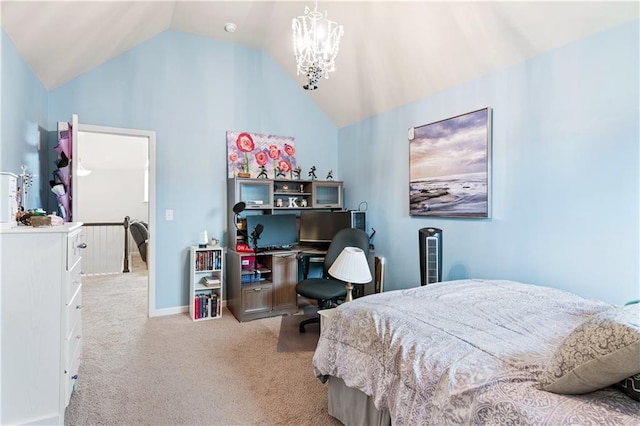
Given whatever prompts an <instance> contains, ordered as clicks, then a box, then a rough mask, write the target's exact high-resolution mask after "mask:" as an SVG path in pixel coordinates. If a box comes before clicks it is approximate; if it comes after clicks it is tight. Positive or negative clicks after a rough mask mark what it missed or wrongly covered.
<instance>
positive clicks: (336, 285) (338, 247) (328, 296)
mask: <svg viewBox="0 0 640 426" xmlns="http://www.w3.org/2000/svg"><path fill="white" fill-rule="evenodd" d="M345 247H359V248H361V249H362V250H363V251H364V254H365V256H367V257H368V256H369V237H368V236H367V234H366V233H365V232H364V231H362V230H360V229H356V228H346V229H342V230H340V231H338V232H337V233H336V235H335V236H334V237H333V240H332V241H331V244H330V245H329V249H328V250H327V254H326V255H325V257H324V264H323V266H322V278H307V279H305V280H302V281H300V282H299V283H298V284H297V285H296V293H298V294H299V295H300V296H303V297H306V298H308V299H314V300H317V301H318V310H321V309H328V308H330V307H331V306H333V305H334V304H336V303H337V301H338V300H339V299H343V298H344V297H345V296H346V295H347V289H346V287H345V285H346V283H345V282H344V281H338V280H336V279H333V278H331V277H330V275H329V268H330V267H331V265H332V264H333V262H334V261H335V260H336V259H337V258H338V256H339V255H340V253H341V252H342V250H343V249H344V248H345ZM316 322H317V323H319V322H320V316H319V315H317V316H315V317H313V318H309V319H306V320H304V321H302V322H300V326H299V330H300V333H304V332H305V330H304V327H305V325H307V324H311V323H316Z"/></svg>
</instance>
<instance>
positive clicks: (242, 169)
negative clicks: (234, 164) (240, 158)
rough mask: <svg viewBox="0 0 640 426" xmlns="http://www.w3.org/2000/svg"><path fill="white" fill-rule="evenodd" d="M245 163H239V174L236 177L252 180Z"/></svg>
mask: <svg viewBox="0 0 640 426" xmlns="http://www.w3.org/2000/svg"><path fill="white" fill-rule="evenodd" d="M245 164H246V163H244V162H242V163H239V164H238V172H237V173H236V176H238V177H239V178H250V177H251V173H249V170H248V168H246V167H245ZM245 169H247V171H245Z"/></svg>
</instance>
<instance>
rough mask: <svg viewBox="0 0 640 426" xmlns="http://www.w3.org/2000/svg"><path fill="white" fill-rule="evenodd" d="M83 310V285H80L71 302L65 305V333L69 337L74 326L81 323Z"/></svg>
mask: <svg viewBox="0 0 640 426" xmlns="http://www.w3.org/2000/svg"><path fill="white" fill-rule="evenodd" d="M81 312H82V286H79V287H78V289H77V290H76V294H74V295H73V298H72V299H71V302H69V303H67V304H66V306H65V316H66V317H67V318H66V322H67V328H66V330H65V333H64V335H65V336H66V337H69V336H70V335H71V331H72V330H73V328H74V327H75V326H76V325H77V324H78V323H80V317H81Z"/></svg>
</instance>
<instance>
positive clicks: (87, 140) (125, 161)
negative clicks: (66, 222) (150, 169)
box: [74, 131, 149, 223]
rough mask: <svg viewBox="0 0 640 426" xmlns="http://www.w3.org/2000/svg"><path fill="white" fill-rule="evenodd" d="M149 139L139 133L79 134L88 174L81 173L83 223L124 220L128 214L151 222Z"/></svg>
mask: <svg viewBox="0 0 640 426" xmlns="http://www.w3.org/2000/svg"><path fill="white" fill-rule="evenodd" d="M148 152H149V147H148V139H147V138H146V137H138V136H123V135H108V134H103V133H93V132H83V131H80V132H79V133H78V158H79V160H80V161H81V162H82V166H83V167H84V168H85V169H88V170H91V174H89V175H88V176H78V177H77V179H76V180H75V182H76V185H78V212H74V218H75V219H76V220H78V221H82V222H89V223H90V222H121V221H123V220H124V217H125V216H129V217H130V218H131V219H137V220H144V221H145V222H148V216H149V215H148V208H147V202H145V198H144V196H145V167H146V165H147V158H148Z"/></svg>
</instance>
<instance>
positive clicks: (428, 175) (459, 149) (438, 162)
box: [409, 108, 491, 218]
mask: <svg viewBox="0 0 640 426" xmlns="http://www.w3.org/2000/svg"><path fill="white" fill-rule="evenodd" d="M490 170H491V109H490V108H484V109H481V110H478V111H473V112H469V113H466V114H462V115H458V116H456V117H452V118H448V119H446V120H441V121H437V122H435V123H431V124H426V125H424V126H420V127H416V128H412V129H410V130H409V214H410V215H412V216H440V217H469V218H473V217H476V218H487V217H489V205H490V203H489V195H490V192H489V191H490V188H491V185H490V177H491V173H490Z"/></svg>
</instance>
